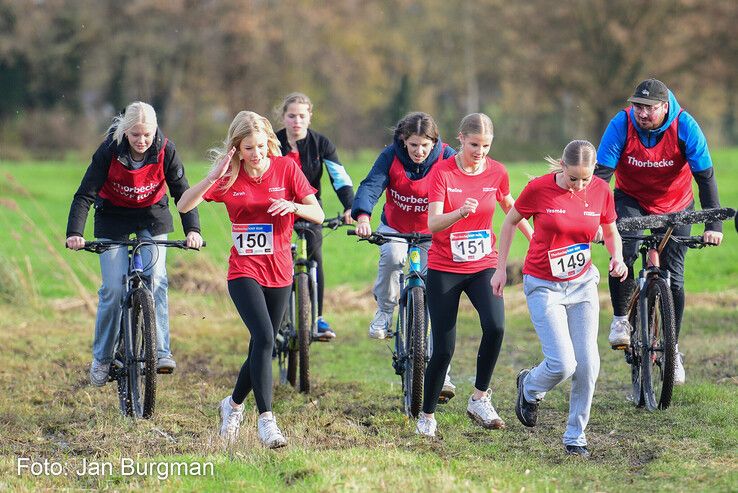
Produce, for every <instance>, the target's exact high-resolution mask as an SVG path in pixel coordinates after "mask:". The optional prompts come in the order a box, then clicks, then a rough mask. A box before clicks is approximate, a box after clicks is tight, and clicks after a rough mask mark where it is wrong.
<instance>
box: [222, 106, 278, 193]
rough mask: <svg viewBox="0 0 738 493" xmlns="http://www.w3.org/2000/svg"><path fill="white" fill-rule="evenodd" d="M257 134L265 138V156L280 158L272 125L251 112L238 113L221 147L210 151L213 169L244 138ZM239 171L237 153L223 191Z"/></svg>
mask: <svg viewBox="0 0 738 493" xmlns="http://www.w3.org/2000/svg"><path fill="white" fill-rule="evenodd" d="M259 132H263V133H264V134H266V136H267V156H269V157H272V156H281V155H282V151H281V150H280V147H279V140H278V139H277V136H276V135H275V134H274V130H273V129H272V124H271V123H269V120H267V119H266V118H264V117H263V116H261V115H259V114H257V113H254V112H253V111H240V112H239V113H238V114H237V115H236V117H235V118H234V119H233V121H232V122H231V126H230V127H229V128H228V135H227V136H226V139H225V140H224V141H223V145H222V146H221V147H216V148H214V149H210V159H211V160H212V162H213V167H215V166H216V165H217V163H218V162H219V161H220V160H221V159H223V157H224V156H226V155H227V154H228V151H230V150H231V149H232V148H234V147H235V148H236V150H238V148H239V147H240V145H241V141H242V140H243V139H245V138H246V137H251V136H252V135H255V134H257V133H259ZM240 169H241V160H240V158H239V156H238V153H235V154H234V155H233V157H232V158H231V165H230V169H229V170H228V171H227V172H226V176H228V181H227V182H226V184H225V185H224V186H223V189H224V190H227V189H228V188H230V187H231V185H233V183H235V181H236V179H237V178H238V172H239V170H240Z"/></svg>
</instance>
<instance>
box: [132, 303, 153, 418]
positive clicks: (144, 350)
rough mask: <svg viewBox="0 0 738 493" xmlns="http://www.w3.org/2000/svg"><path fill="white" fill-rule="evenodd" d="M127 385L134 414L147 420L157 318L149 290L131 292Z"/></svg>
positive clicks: (151, 389) (151, 402) (150, 398)
mask: <svg viewBox="0 0 738 493" xmlns="http://www.w3.org/2000/svg"><path fill="white" fill-rule="evenodd" d="M129 342H130V343H131V345H130V346H129V349H130V352H128V354H129V357H130V359H129V360H128V361H127V363H128V386H129V389H130V395H131V406H132V408H133V414H134V415H135V416H136V417H140V418H145V419H148V418H150V417H151V416H153V414H154V407H155V402H156V319H155V318H154V299H153V298H152V297H151V293H150V292H149V291H148V290H146V289H144V288H138V289H136V290H134V291H133V293H132V295H131V334H130V339H129Z"/></svg>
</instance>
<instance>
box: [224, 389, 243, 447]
mask: <svg viewBox="0 0 738 493" xmlns="http://www.w3.org/2000/svg"><path fill="white" fill-rule="evenodd" d="M242 421H243V404H241V405H240V406H239V407H237V408H234V407H233V406H231V396H230V395H229V396H228V397H226V398H225V399H223V400H222V401H220V436H222V437H223V438H225V439H226V440H227V441H228V442H230V443H233V442H234V441H235V440H236V438H238V431H239V430H240V428H241V422H242Z"/></svg>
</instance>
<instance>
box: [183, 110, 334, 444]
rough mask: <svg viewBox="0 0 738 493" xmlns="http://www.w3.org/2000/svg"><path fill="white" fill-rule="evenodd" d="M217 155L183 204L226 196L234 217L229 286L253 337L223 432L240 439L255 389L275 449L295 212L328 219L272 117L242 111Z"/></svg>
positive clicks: (262, 426) (227, 401) (266, 436)
mask: <svg viewBox="0 0 738 493" xmlns="http://www.w3.org/2000/svg"><path fill="white" fill-rule="evenodd" d="M213 157H214V159H213V162H214V165H213V167H212V169H211V170H210V172H209V173H208V175H207V176H206V177H205V179H203V180H202V181H201V182H200V183H198V184H196V185H194V186H193V187H192V188H190V189H189V190H187V191H186V192H185V193H184V194H183V195H182V198H181V199H180V201H179V203H178V204H177V207H178V209H179V210H180V211H182V212H184V211H188V210H190V209H192V208H194V207H196V206H197V204H199V203H200V202H201V201H202V200H206V201H213V202H223V203H224V204H225V207H226V210H227V211H228V216H229V218H230V220H231V223H232V227H231V235H232V238H233V246H232V247H231V255H230V259H229V262H228V292H229V293H230V295H231V299H232V300H233V303H234V304H235V305H236V309H237V310H238V313H239V315H240V316H241V319H242V320H243V322H244V324H246V327H247V328H248V330H249V332H250V334H251V340H250V341H249V349H248V357H247V358H246V361H245V362H244V364H243V366H242V367H241V371H240V372H239V374H238V379H237V380H236V385H235V388H234V390H233V393H232V394H231V395H229V396H227V397H225V398H224V399H223V400H222V401H221V403H220V416H221V426H220V434H221V436H222V437H224V438H226V439H227V440H228V441H233V440H235V438H236V437H237V436H238V431H239V427H240V424H241V421H243V401H244V400H245V399H246V396H247V394H248V393H249V391H251V390H253V391H254V398H255V399H256V407H257V408H258V410H259V420H258V423H257V424H258V432H259V439H260V440H261V441H262V443H263V444H264V445H266V446H267V447H269V448H277V447H282V446H284V445H286V444H287V440H286V439H285V438H284V435H283V434H282V432H281V431H280V429H279V428H278V427H277V422H276V420H275V418H274V416H273V414H272V348H273V346H274V332H275V329H276V327H277V326H278V325H279V323H281V321H282V317H283V316H284V312H285V309H286V308H287V302H288V299H289V295H290V286H291V285H292V254H291V250H290V247H291V238H292V228H293V225H294V221H295V216H297V217H300V218H303V219H305V220H307V221H310V222H314V223H320V222H322V221H323V218H324V214H323V210H322V209H321V208H320V205H318V201H317V199H316V198H315V189H314V188H313V187H311V186H310V184H309V183H308V181H307V179H306V178H305V175H303V174H302V172H301V171H300V169H299V167H298V166H297V164H296V163H295V162H294V161H293V160H292V158H289V157H282V156H281V154H280V150H279V141H278V140H277V137H276V136H275V135H274V131H273V130H272V126H271V124H270V123H269V120H267V119H266V118H264V117H262V116H259V115H257V114H256V113H253V112H251V111H241V112H240V113H239V114H238V115H236V117H235V118H234V119H233V122H232V123H231V126H230V128H229V129H228V136H227V137H226V140H225V142H224V143H223V147H222V148H220V149H216V150H214V152H213Z"/></svg>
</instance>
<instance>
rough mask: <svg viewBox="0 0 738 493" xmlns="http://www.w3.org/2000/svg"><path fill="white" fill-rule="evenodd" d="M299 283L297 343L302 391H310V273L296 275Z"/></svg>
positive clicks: (296, 280) (297, 283) (296, 281)
mask: <svg viewBox="0 0 738 493" xmlns="http://www.w3.org/2000/svg"><path fill="white" fill-rule="evenodd" d="M295 283H296V285H297V343H298V348H299V356H300V364H299V368H300V392H304V393H306V394H307V393H308V392H310V339H311V337H312V334H311V330H312V324H311V320H310V318H311V317H310V287H309V285H308V275H307V274H306V273H304V272H301V273H299V274H297V275H296V276H295Z"/></svg>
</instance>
